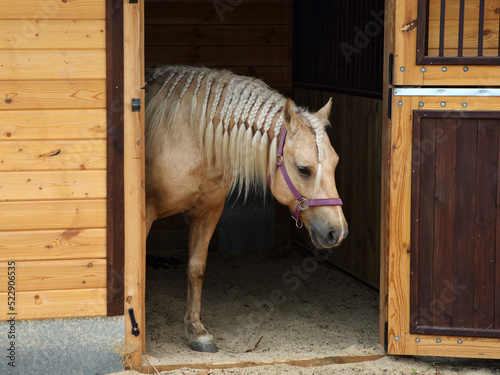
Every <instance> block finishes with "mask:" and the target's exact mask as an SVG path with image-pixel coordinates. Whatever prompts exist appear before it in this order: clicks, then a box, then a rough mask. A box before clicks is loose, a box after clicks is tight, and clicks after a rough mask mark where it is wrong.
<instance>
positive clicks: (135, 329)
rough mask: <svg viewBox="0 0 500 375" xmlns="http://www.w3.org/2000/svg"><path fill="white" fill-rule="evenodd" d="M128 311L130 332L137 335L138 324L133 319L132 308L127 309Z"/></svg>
mask: <svg viewBox="0 0 500 375" xmlns="http://www.w3.org/2000/svg"><path fill="white" fill-rule="evenodd" d="M128 313H129V314H130V321H131V322H132V334H133V335H134V336H139V325H138V324H137V322H136V321H135V315H134V309H132V308H130V309H128Z"/></svg>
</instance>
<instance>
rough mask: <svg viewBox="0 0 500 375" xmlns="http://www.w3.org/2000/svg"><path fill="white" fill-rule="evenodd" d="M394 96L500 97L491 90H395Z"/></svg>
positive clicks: (497, 92)
mask: <svg viewBox="0 0 500 375" xmlns="http://www.w3.org/2000/svg"><path fill="white" fill-rule="evenodd" d="M394 96H500V89H491V88H406V87H405V88H395V89H394Z"/></svg>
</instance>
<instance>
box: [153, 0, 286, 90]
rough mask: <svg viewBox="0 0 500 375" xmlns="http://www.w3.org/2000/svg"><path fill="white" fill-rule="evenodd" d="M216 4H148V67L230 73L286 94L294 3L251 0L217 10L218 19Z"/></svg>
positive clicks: (281, 0) (194, 2)
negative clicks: (260, 81) (199, 68)
mask: <svg viewBox="0 0 500 375" xmlns="http://www.w3.org/2000/svg"><path fill="white" fill-rule="evenodd" d="M217 4H218V3H214V2H210V1H206V0H202V1H200V2H197V1H186V2H172V1H167V2H158V1H146V3H145V13H146V17H145V23H146V27H145V30H146V35H145V48H146V64H147V66H151V67H155V66H157V65H167V64H171V65H173V64H188V65H204V66H209V67H211V68H219V69H221V68H225V69H228V68H229V69H230V70H232V71H233V72H235V73H236V74H242V75H246V76H251V77H257V78H260V79H263V80H264V82H266V83H267V84H268V85H270V86H271V87H273V88H276V89H279V90H280V91H281V92H284V93H286V95H289V93H290V91H291V82H292V48H291V47H292V16H291V10H292V1H290V0H275V1H271V2H260V1H255V0H250V1H248V2H244V3H241V4H239V5H238V6H235V7H229V8H228V7H225V8H224V9H225V10H220V9H219V12H220V15H219V14H218V10H217V9H218V8H217ZM226 5H227V4H226ZM221 17H222V18H223V20H222V19H221Z"/></svg>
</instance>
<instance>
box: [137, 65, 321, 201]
mask: <svg viewBox="0 0 500 375" xmlns="http://www.w3.org/2000/svg"><path fill="white" fill-rule="evenodd" d="M146 89H147V99H148V100H147V106H146V126H147V129H146V138H147V140H150V141H151V140H154V139H155V137H157V136H158V134H159V133H160V132H159V130H160V129H162V132H161V133H162V134H164V135H167V136H168V134H169V132H175V130H176V126H175V125H176V124H177V123H178V122H179V121H176V120H177V119H178V117H179V116H180V115H181V112H182V111H188V116H187V118H189V121H188V122H189V124H185V123H183V124H182V126H186V125H187V126H190V128H191V130H192V134H193V137H197V138H198V139H199V141H200V147H201V148H202V149H203V150H204V153H205V156H206V158H207V160H208V161H209V163H208V164H209V165H208V166H209V167H214V168H220V169H221V170H223V172H224V177H225V178H226V179H230V180H231V181H232V183H233V185H232V186H233V189H234V188H235V187H236V186H239V189H240V190H239V191H240V193H241V191H242V190H241V189H242V188H243V186H244V189H245V197H246V196H247V194H248V192H249V190H250V189H251V188H257V189H259V188H260V187H262V188H263V190H264V189H265V188H264V187H265V184H266V179H267V176H266V173H267V167H268V165H269V163H270V162H271V163H272V165H274V163H275V160H276V150H277V140H278V135H279V134H280V132H281V128H282V126H283V116H282V115H281V113H282V110H283V107H284V105H285V102H286V98H285V97H283V96H282V95H281V94H279V93H278V92H277V91H275V90H273V89H271V88H270V87H269V86H267V85H266V84H265V83H263V82H262V81H260V80H258V79H255V78H250V77H242V76H238V75H235V74H233V73H231V72H229V71H227V70H210V69H207V68H202V67H185V66H166V67H160V68H157V69H155V70H154V71H153V72H152V73H151V74H150V76H149V77H148V79H147V80H146ZM181 104H182V105H181ZM294 110H295V111H296V112H297V113H299V114H300V115H301V116H302V118H303V119H304V120H305V122H306V123H307V124H308V125H309V126H310V127H311V129H312V131H313V132H314V134H315V135H316V145H317V148H318V160H319V161H320V162H321V158H322V147H321V145H322V143H321V142H322V141H321V137H322V131H320V130H322V129H323V127H324V125H325V124H322V123H320V121H319V120H318V119H317V118H316V117H315V116H314V115H312V114H310V113H309V112H307V111H306V110H305V109H303V108H298V107H296V106H295V105H294ZM184 115H185V113H184ZM183 118H186V116H184V117H183ZM179 125H181V124H179ZM271 171H274V169H273V168H271ZM318 175H319V174H318ZM318 177H319V176H318ZM243 182H245V183H243Z"/></svg>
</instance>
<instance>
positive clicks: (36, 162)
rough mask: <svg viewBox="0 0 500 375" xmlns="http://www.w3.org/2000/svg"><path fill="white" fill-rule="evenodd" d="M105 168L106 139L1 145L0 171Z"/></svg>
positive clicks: (14, 142)
mask: <svg viewBox="0 0 500 375" xmlns="http://www.w3.org/2000/svg"><path fill="white" fill-rule="evenodd" d="M105 168H106V141H105V140H78V141H66V140H64V141H62V140H61V141H13V142H0V172H14V171H15V172H19V171H35V170H52V171H63V170H95V169H105Z"/></svg>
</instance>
